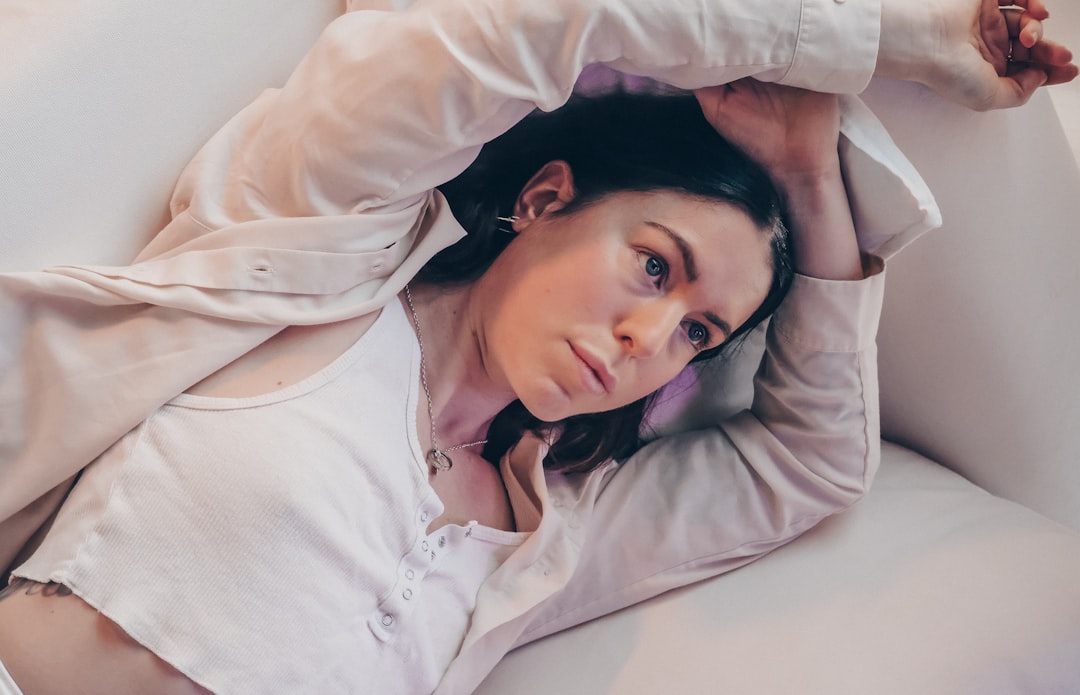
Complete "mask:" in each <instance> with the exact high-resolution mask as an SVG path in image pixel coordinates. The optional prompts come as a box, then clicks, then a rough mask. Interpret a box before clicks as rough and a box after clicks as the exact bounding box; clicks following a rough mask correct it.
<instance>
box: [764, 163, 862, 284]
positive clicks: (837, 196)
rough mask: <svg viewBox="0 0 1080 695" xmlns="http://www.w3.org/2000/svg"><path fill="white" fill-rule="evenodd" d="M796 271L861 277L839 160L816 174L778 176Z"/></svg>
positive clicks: (820, 275) (837, 277) (823, 276)
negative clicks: (786, 214) (786, 212)
mask: <svg viewBox="0 0 1080 695" xmlns="http://www.w3.org/2000/svg"><path fill="white" fill-rule="evenodd" d="M778 185H779V186H780V189H781V190H782V191H783V196H784V199H785V204H786V207H787V211H788V225H789V226H790V227H791V229H790V231H791V235H792V239H793V247H794V252H795V270H796V272H798V273H800V274H802V275H806V276H808V277H813V278H818V279H821V280H859V279H862V278H863V277H864V273H863V267H862V259H861V256H860V252H859V244H858V240H857V238H856V236H855V223H854V222H853V221H852V218H851V210H850V208H849V204H848V199H847V194H846V192H845V189H844V181H843V176H842V174H841V172H840V163H839V159H837V161H836V163H835V165H833V166H830V167H828V168H827V169H825V170H824V171H822V172H820V173H815V174H804V175H798V176H791V177H779V180H778Z"/></svg>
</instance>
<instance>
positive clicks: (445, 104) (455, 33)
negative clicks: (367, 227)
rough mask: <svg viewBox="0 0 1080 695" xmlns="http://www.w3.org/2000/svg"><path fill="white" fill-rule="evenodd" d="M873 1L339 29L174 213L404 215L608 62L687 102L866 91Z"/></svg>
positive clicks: (331, 30)
mask: <svg viewBox="0 0 1080 695" xmlns="http://www.w3.org/2000/svg"><path fill="white" fill-rule="evenodd" d="M878 9H879V8H878V5H877V2H876V1H874V2H852V3H836V2H834V1H833V0H768V1H763V2H752V3H747V2H742V1H741V0H715V1H712V2H700V0H666V1H665V2H663V3H656V2H645V1H643V0H552V1H550V2H522V1H521V0H470V1H469V2H440V1H431V2H418V3H416V4H415V5H414V6H413V7H411V8H410V9H409V10H408V11H405V12H379V11H359V12H351V13H348V14H346V15H344V16H342V17H340V18H338V19H337V20H335V21H334V22H333V23H332V24H331V25H330V26H329V27H328V28H327V29H326V31H325V33H324V34H323V36H322V37H321V38H320V39H319V41H318V42H317V43H316V45H315V47H314V48H313V50H312V51H311V52H310V53H309V55H308V56H307V57H306V58H305V59H304V61H303V62H302V63H301V65H300V66H299V67H298V68H297V70H296V71H295V73H294V74H293V75H292V77H291V78H290V79H289V80H288V82H287V83H286V84H285V86H284V87H283V88H282V89H280V90H273V91H269V92H267V93H265V94H264V95H263V96H262V97H261V98H260V99H259V100H258V101H257V102H255V103H254V104H252V105H251V106H250V107H249V108H248V109H246V110H245V111H244V112H243V113H241V114H240V115H239V116H238V117H237V118H236V119H234V121H233V122H231V123H230V124H229V125H228V126H227V127H226V128H225V129H223V130H222V131H221V132H220V133H219V134H218V135H217V136H216V137H215V138H214V139H213V140H212V141H211V142H210V143H209V144H208V145H207V147H206V148H205V149H204V150H203V152H202V153H201V154H200V155H199V156H198V158H197V159H196V160H195V161H194V162H193V163H192V164H191V165H190V167H189V168H188V170H187V171H186V172H185V174H184V176H183V178H182V179H181V181H180V183H179V185H178V188H177V191H176V195H175V197H174V201H173V208H174V214H176V213H179V212H180V211H182V210H189V211H190V213H191V215H192V216H193V217H195V218H196V219H197V220H198V221H199V222H200V223H202V224H203V225H204V226H207V227H210V228H221V227H224V226H226V225H229V224H233V223H236V222H242V221H245V220H249V219H256V218H262V217H272V216H290V217H293V216H313V215H340V214H348V213H353V212H361V211H369V210H372V209H373V208H387V207H389V208H392V209H399V208H400V207H402V206H407V205H410V204H413V203H415V202H416V201H417V199H418V197H420V196H423V195H425V194H426V193H427V191H429V189H431V188H432V187H434V186H436V185H438V184H440V183H442V182H444V181H446V180H449V179H450V178H453V177H454V176H455V175H456V174H457V173H459V172H460V171H461V170H462V169H463V168H464V167H465V166H467V164H468V163H469V162H470V161H471V160H472V158H473V157H474V156H475V153H476V151H477V149H478V148H479V147H480V146H481V145H482V144H483V143H484V142H486V141H487V140H490V139H492V138H494V137H495V136H496V135H498V134H500V133H502V132H503V131H505V130H506V129H507V128H509V127H510V126H511V125H512V124H513V123H515V122H516V121H518V120H519V119H520V118H522V117H523V116H524V115H525V114H526V113H528V112H529V111H530V110H531V109H533V108H535V107H536V106H539V107H541V108H544V109H553V108H556V107H557V106H559V105H561V104H562V103H564V102H565V100H566V99H567V98H568V96H569V94H570V91H571V89H572V87H573V85H574V82H575V80H576V79H577V77H578V75H579V73H580V72H581V70H582V69H583V67H584V66H586V65H588V64H590V63H607V64H609V65H612V66H614V67H616V68H619V69H621V70H624V71H627V72H631V73H634V74H639V75H647V76H651V77H655V78H657V79H660V80H663V81H665V82H669V83H673V84H676V85H679V86H682V87H687V88H693V87H701V86H704V85H708V84H720V83H724V82H729V81H732V80H735V79H739V78H741V77H745V76H749V75H754V76H757V77H759V78H761V79H764V80H769V81H782V82H785V83H789V84H795V85H799V86H803V87H808V88H814V89H820V90H825V91H842V92H850V91H859V90H861V89H862V87H863V86H865V84H866V83H867V81H868V80H869V78H870V75H871V73H872V71H873V68H874V65H875V61H876V54H877V42H878V28H879V23H880V18H879V14H878Z"/></svg>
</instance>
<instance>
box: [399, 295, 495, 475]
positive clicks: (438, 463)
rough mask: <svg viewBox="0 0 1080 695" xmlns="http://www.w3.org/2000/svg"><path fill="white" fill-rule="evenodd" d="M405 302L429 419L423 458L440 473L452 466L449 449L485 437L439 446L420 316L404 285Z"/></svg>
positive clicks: (479, 443)
mask: <svg viewBox="0 0 1080 695" xmlns="http://www.w3.org/2000/svg"><path fill="white" fill-rule="evenodd" d="M405 302H406V303H407V304H408V305H409V313H410V314H412V320H413V326H415V327H416V342H417V344H418V345H419V346H420V384H421V385H422V386H423V387H424V395H425V396H426V397H427V412H428V417H429V418H430V419H431V448H430V449H428V452H427V454H426V455H425V456H424V458H425V459H426V460H427V463H428V465H429V466H431V470H432V471H434V472H435V473H441V472H443V471H448V470H450V469H451V468H453V467H454V461H453V459H451V458H450V457H449V456H447V454H449V453H450V452H451V451H458V450H460V449H468V448H469V447H470V446H480V445H481V444H487V441H488V440H486V439H481V440H480V441H477V442H469V443H468V444H458V445H456V446H452V447H450V448H448V449H440V448H439V438H438V436H437V435H436V434H435V404H434V403H432V402H431V389H430V388H428V380H427V360H426V359H425V358H424V335H423V331H421V330H420V317H419V316H417V315H416V307H414V306H413V300H412V292H410V291H409V286H408V285H405Z"/></svg>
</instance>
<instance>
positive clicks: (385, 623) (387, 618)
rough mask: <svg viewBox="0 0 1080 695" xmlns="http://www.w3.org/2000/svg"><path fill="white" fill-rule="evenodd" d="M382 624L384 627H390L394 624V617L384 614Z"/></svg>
mask: <svg viewBox="0 0 1080 695" xmlns="http://www.w3.org/2000/svg"><path fill="white" fill-rule="evenodd" d="M382 624H383V626H385V627H390V626H391V625H393V624H394V616H392V615H390V614H389V613H386V614H385V615H383V617H382Z"/></svg>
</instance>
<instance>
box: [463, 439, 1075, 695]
mask: <svg viewBox="0 0 1080 695" xmlns="http://www.w3.org/2000/svg"><path fill="white" fill-rule="evenodd" d="M884 457H885V458H884V462H883V465H882V468H881V472H880V473H879V475H878V479H877V480H876V481H875V483H874V487H873V488H872V489H871V491H870V493H869V494H868V495H867V497H866V498H865V499H864V500H862V501H861V502H859V503H858V504H857V505H855V506H854V507H853V508H852V509H850V510H848V511H847V512H845V513H843V514H841V515H839V516H836V517H833V518H832V519H829V520H827V521H825V522H824V523H822V524H821V525H819V526H818V527H817V528H815V529H813V530H812V531H810V532H809V533H807V534H805V535H804V536H802V537H801V538H799V539H798V540H797V541H795V542H794V543H791V544H790V545H788V546H786V547H784V548H781V549H780V550H776V551H774V552H773V553H772V554H770V555H767V556H765V557H764V558H762V559H760V560H758V561H757V562H755V563H753V564H752V565H749V566H747V567H744V568H742V569H740V570H737V571H735V572H733V573H731V574H729V575H726V576H724V577H721V578H719V579H716V580H712V581H707V582H703V583H700V584H697V585H694V586H691V587H687V588H685V589H681V590H678V591H674V592H670V593H669V594H667V595H664V596H661V597H659V598H657V599H654V600H652V601H649V602H647V603H644V604H640V605H638V606H633V607H631V608H628V609H626V610H623V611H620V612H618V613H615V614H612V615H610V616H608V617H606V618H604V619H602V620H597V621H593V622H592V623H586V624H585V625H581V626H579V627H577V628H574V629H571V630H568V631H566V632H564V633H561V634H558V635H555V636H554V637H553V638H547V639H544V640H540V641H539V642H536V643H534V644H530V645H526V646H525V647H522V648H520V649H518V650H516V651H514V652H511V653H510V654H509V655H507V656H506V657H505V658H504V659H503V661H502V663H501V664H500V665H499V667H498V668H497V669H496V670H495V672H494V673H493V674H492V675H491V676H489V677H488V679H487V680H486V681H485V683H484V685H483V686H482V687H481V688H480V690H479V691H478V692H479V693H482V694H483V695H501V694H503V693H514V695H540V694H541V693H543V694H548V693H559V694H560V695H597V694H598V693H619V694H628V695H629V694H633V695H637V694H639V693H640V694H645V693H656V694H657V695H660V694H667V693H680V694H681V693H738V694H739V695H743V694H749V695H766V694H767V695H808V694H809V695H869V694H872V695H915V694H918V695H937V694H945V693H948V694H949V695H1012V694H1016V693H1025V694H1027V693H1031V694H1036V693H1038V694H1047V693H1060V694H1061V695H1065V694H1066V693H1075V692H1078V691H1080V690H1078V689H1080V659H1078V658H1077V656H1078V655H1080V627H1078V625H1080V594H1078V590H1077V584H1078V582H1080V552H1078V548H1080V545H1078V541H1077V537H1076V536H1075V534H1073V533H1071V532H1070V531H1068V530H1067V529H1065V528H1064V527H1061V526H1059V525H1057V524H1055V523H1053V522H1051V521H1049V520H1047V519H1045V518H1044V517H1041V516H1039V515H1038V514H1036V513H1034V512H1032V511H1031V510H1029V509H1026V508H1024V507H1022V506H1020V505H1017V504H1013V503H1009V502H1004V501H1002V500H1000V499H998V498H995V497H992V496H990V495H989V494H987V493H986V492H983V491H982V490H980V489H978V488H976V487H975V486H973V485H971V484H970V483H968V482H967V481H965V480H963V479H962V478H960V477H959V476H957V475H956V474H954V473H951V472H949V471H947V470H945V469H944V468H942V467H941V466H939V465H937V464H935V463H931V462H930V461H928V460H927V459H924V458H922V457H920V456H918V455H916V454H913V453H911V452H910V451H908V450H906V449H903V448H901V447H898V446H896V445H887V446H886V447H885V452H884ZM1066 685H1067V686H1069V687H1066Z"/></svg>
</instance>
